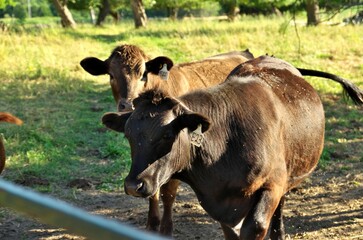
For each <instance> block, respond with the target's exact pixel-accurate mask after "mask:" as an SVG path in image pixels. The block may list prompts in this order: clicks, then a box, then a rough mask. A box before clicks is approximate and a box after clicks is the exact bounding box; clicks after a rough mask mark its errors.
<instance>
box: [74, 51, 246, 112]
mask: <svg viewBox="0 0 363 240" xmlns="http://www.w3.org/2000/svg"><path fill="white" fill-rule="evenodd" d="M252 58H253V55H252V54H251V53H250V52H249V51H248V50H246V51H243V52H238V51H233V52H229V53H223V54H219V55H216V56H212V57H209V58H206V59H203V60H201V61H195V62H190V63H182V64H178V65H175V66H173V62H172V61H171V60H170V59H169V60H167V62H165V63H167V69H168V70H170V73H169V77H168V79H167V80H162V79H161V78H160V77H159V76H158V75H159V71H160V70H161V68H162V67H163V65H160V60H161V59H163V60H164V58H163V57H158V58H155V59H152V60H150V59H149V58H148V57H147V56H146V54H145V53H144V52H143V51H142V50H141V49H140V48H138V47H137V46H134V45H121V46H118V47H116V48H115V49H114V50H113V51H112V53H111V55H110V56H109V57H108V58H107V59H106V60H104V61H103V60H100V59H98V58H95V57H88V58H85V59H83V60H82V61H81V63H80V64H81V66H82V67H83V68H84V69H85V70H86V71H87V72H88V73H90V74H92V75H96V76H97V75H103V74H108V75H109V76H110V84H111V89H112V94H113V97H114V99H115V101H116V103H117V105H118V110H119V111H128V110H131V108H132V105H131V102H132V100H133V99H134V98H135V97H137V96H138V95H139V93H140V92H142V91H144V90H146V89H151V88H154V87H155V86H159V87H162V88H163V89H165V90H167V91H169V92H170V94H173V95H174V96H179V95H181V94H184V93H186V92H188V91H190V90H193V89H199V88H204V87H208V86H213V85H216V84H218V83H220V82H222V81H224V80H225V78H226V77H227V75H228V74H229V73H230V72H231V71H232V69H233V68H235V67H236V66H237V65H238V64H240V63H243V62H245V61H247V60H249V59H252ZM148 72H152V73H154V74H156V75H154V74H151V75H148ZM211 76H212V78H210V77H211Z"/></svg>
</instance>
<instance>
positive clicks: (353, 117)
mask: <svg viewBox="0 0 363 240" xmlns="http://www.w3.org/2000/svg"><path fill="white" fill-rule="evenodd" d="M288 20H289V19H287V18H274V19H273V20H271V18H269V19H267V18H264V17H254V18H252V17H242V18H241V19H240V20H238V21H236V22H234V23H229V22H223V21H218V20H203V21H202V20H183V21H174V22H171V21H165V20H149V23H148V27H147V28H145V29H134V25H133V23H132V22H131V21H126V20H125V21H124V22H122V23H120V24H118V25H111V24H108V25H105V26H103V27H101V28H96V27H94V26H91V25H87V24H85V25H79V26H78V27H77V29H75V30H67V29H62V28H60V27H57V26H55V25H30V24H28V25H26V26H25V27H17V28H11V27H10V28H9V29H8V30H7V31H3V32H0V111H3V112H10V113H12V114H14V115H16V116H17V117H19V118H21V119H22V120H23V121H24V124H23V125H22V126H15V125H9V124H1V125H0V134H1V137H2V138H3V139H4V143H5V147H6V150H7V165H6V169H5V171H4V172H3V173H2V177H3V178H4V179H7V180H10V181H13V182H16V183H18V184H21V185H24V186H27V187H31V188H33V189H35V190H37V191H40V192H43V193H46V194H50V195H52V196H55V197H58V198H60V199H63V200H65V201H68V202H71V203H73V204H75V205H77V206H79V207H82V208H84V209H86V210H88V211H90V212H92V213H96V214H102V215H105V216H108V217H111V218H116V219H119V220H120V221H123V222H128V223H131V224H134V225H136V226H140V227H141V228H143V227H144V225H145V223H146V220H145V219H146V211H147V201H146V200H143V199H134V198H132V197H129V196H125V195H124V193H123V179H124V178H125V177H126V175H127V173H128V170H129V166H130V155H129V148H128V143H127V141H126V140H125V139H124V137H123V135H122V134H117V133H115V132H112V131H108V130H107V129H105V127H103V126H102V124H101V122H100V119H101V116H102V115H103V113H105V112H108V111H115V110H116V105H115V103H114V100H113V97H112V94H111V90H110V87H109V83H108V81H109V80H108V77H107V76H98V77H95V76H91V75H89V74H88V73H87V72H85V71H84V70H83V69H82V68H81V66H80V65H79V62H80V61H81V60H82V59H83V58H85V57H89V56H95V57H98V58H101V59H106V58H107V57H108V56H109V54H110V52H111V51H112V49H113V48H114V47H116V46H117V45H119V44H125V43H127V44H135V45H137V46H139V47H141V48H142V49H143V50H144V51H145V52H146V53H147V54H148V55H149V56H151V57H156V56H159V55H166V56H169V57H171V58H172V59H173V60H174V63H181V62H186V61H193V60H198V59H201V58H204V57H208V56H211V55H215V54H219V53H222V52H227V51H233V50H245V49H246V48H248V49H249V50H250V51H251V52H252V53H253V54H254V55H255V56H259V55H263V54H270V55H274V56H276V57H279V58H281V59H284V60H286V61H288V62H290V63H292V64H293V65H294V66H297V67H301V68H309V69H316V70H321V71H327V72H330V73H334V74H337V75H339V76H342V77H344V78H346V79H350V80H351V81H352V82H354V83H355V84H356V85H358V86H359V87H360V88H361V89H363V26H340V25H337V26H332V25H326V24H323V25H320V26H318V27H309V28H307V27H305V26H304V25H303V24H300V22H298V23H297V25H296V26H294V25H293V23H292V22H289V21H288ZM306 79H307V80H308V81H309V82H310V83H311V84H312V85H313V86H314V88H315V89H317V90H318V92H319V94H320V96H321V98H322V100H323V102H324V107H325V111H326V143H325V149H324V152H323V155H322V158H321V160H320V162H319V166H318V168H317V169H316V171H315V172H314V174H313V175H312V177H311V178H309V179H308V180H307V181H306V182H305V183H304V184H303V185H302V186H301V187H299V188H298V189H297V190H296V191H293V192H292V193H290V194H289V196H288V199H287V202H286V205H285V213H286V217H285V225H286V233H287V235H288V238H290V239H363V186H362V184H363V172H362V169H363V109H362V108H361V107H360V108H359V107H356V106H354V105H352V104H351V103H350V102H349V101H348V102H347V101H345V100H344V99H343V97H342V95H341V89H342V88H341V87H340V85H339V84H337V83H335V82H333V81H331V80H325V79H319V78H310V77H309V78H306ZM135 206H137V209H136V207H135ZM134 208H135V209H134ZM174 219H175V225H176V226H175V235H174V237H175V238H176V239H221V238H222V231H221V229H220V227H219V226H218V224H217V223H216V222H215V221H213V220H211V219H210V218H209V217H208V216H207V215H206V214H205V213H204V211H203V210H201V208H200V207H199V206H198V203H197V201H196V200H195V197H194V195H193V193H191V190H190V189H189V188H188V187H187V186H185V185H183V186H182V187H181V190H180V194H179V195H178V197H177V203H176V207H175V217H174ZM0 239H83V238H81V237H78V236H73V235H70V234H68V233H67V232H66V231H64V230H61V229H54V228H49V227H47V226H44V225H41V224H38V223H37V222H36V221H35V220H28V219H27V218H23V217H22V216H21V215H18V214H17V213H14V212H12V211H9V210H7V209H4V208H0Z"/></svg>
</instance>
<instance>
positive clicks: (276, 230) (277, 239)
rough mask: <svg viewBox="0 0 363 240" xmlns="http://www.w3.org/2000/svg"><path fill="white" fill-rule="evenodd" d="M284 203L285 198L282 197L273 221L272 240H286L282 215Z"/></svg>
mask: <svg viewBox="0 0 363 240" xmlns="http://www.w3.org/2000/svg"><path fill="white" fill-rule="evenodd" d="M284 203H285V196H282V198H281V200H280V203H279V205H278V207H277V209H276V210H275V213H274V215H273V216H272V219H271V230H270V238H271V240H283V239H285V227H284V221H283V214H282V211H283V207H284Z"/></svg>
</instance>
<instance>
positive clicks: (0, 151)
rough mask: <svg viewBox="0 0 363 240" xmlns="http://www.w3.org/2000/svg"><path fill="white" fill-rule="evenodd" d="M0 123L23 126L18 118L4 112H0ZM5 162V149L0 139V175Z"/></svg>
mask: <svg viewBox="0 0 363 240" xmlns="http://www.w3.org/2000/svg"><path fill="white" fill-rule="evenodd" d="M0 122H8V123H14V124H16V125H21V124H23V121H21V120H20V119H19V118H17V117H15V116H13V115H11V114H10V113H6V112H0ZM5 161H6V155H5V147H4V143H3V140H2V139H1V137H0V173H1V172H2V171H3V170H4V168H5Z"/></svg>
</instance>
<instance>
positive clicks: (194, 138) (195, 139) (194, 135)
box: [190, 124, 204, 147]
mask: <svg viewBox="0 0 363 240" xmlns="http://www.w3.org/2000/svg"><path fill="white" fill-rule="evenodd" d="M190 138H191V139H190V143H191V144H193V145H194V146H197V147H200V146H202V143H203V141H204V136H203V133H202V124H199V125H198V127H197V129H195V130H194V131H193V132H191V133H190Z"/></svg>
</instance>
